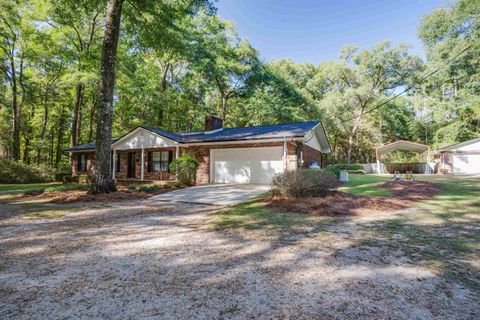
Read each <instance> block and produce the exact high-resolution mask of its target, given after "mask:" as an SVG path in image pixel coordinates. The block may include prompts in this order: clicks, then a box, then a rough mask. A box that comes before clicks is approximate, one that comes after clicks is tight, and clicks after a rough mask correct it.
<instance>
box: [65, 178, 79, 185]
mask: <svg viewBox="0 0 480 320" xmlns="http://www.w3.org/2000/svg"><path fill="white" fill-rule="evenodd" d="M62 183H64V184H68V183H78V177H74V176H63V178H62Z"/></svg>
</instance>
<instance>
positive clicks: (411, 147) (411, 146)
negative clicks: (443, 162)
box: [375, 140, 431, 174]
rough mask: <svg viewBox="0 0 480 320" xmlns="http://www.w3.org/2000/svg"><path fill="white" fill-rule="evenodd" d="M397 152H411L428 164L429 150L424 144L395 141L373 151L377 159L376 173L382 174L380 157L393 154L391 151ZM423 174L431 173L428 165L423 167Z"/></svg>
mask: <svg viewBox="0 0 480 320" xmlns="http://www.w3.org/2000/svg"><path fill="white" fill-rule="evenodd" d="M397 150H405V151H411V152H416V153H419V154H422V155H423V157H424V158H425V162H426V163H427V162H428V158H429V156H430V151H429V150H430V149H429V147H428V146H427V145H426V144H421V143H416V142H412V141H405V140H399V141H395V142H392V143H389V144H386V145H383V146H381V147H378V148H377V149H376V150H375V155H376V158H377V173H382V170H381V157H382V155H383V154H386V153H390V152H393V151H397ZM424 173H426V174H428V173H431V172H430V167H429V166H428V165H425V172H424Z"/></svg>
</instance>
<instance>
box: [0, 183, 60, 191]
mask: <svg viewBox="0 0 480 320" xmlns="http://www.w3.org/2000/svg"><path fill="white" fill-rule="evenodd" d="M58 185H59V184H58V183H51V182H50V183H26V184H0V194H20V193H24V192H28V191H31V190H42V189H45V188H48V187H53V186H58Z"/></svg>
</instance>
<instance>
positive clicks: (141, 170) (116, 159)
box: [112, 148, 179, 183]
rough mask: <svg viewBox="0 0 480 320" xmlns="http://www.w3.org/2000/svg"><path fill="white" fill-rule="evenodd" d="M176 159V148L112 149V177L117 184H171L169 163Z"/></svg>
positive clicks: (177, 151) (171, 177)
mask: <svg viewBox="0 0 480 320" xmlns="http://www.w3.org/2000/svg"><path fill="white" fill-rule="evenodd" d="M178 157H179V149H178V148H149V149H128V150H117V149H114V150H113V157H112V158H113V163H112V177H113V179H114V180H116V181H119V182H139V183H141V182H155V183H161V182H165V183H168V182H172V181H175V175H174V174H173V173H171V172H170V163H171V162H172V161H173V160H175V159H177V158H178Z"/></svg>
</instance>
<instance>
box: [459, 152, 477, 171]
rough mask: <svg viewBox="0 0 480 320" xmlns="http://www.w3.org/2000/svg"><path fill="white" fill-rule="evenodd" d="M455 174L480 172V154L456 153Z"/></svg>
mask: <svg viewBox="0 0 480 320" xmlns="http://www.w3.org/2000/svg"><path fill="white" fill-rule="evenodd" d="M453 173H454V174H480V154H454V155H453Z"/></svg>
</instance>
